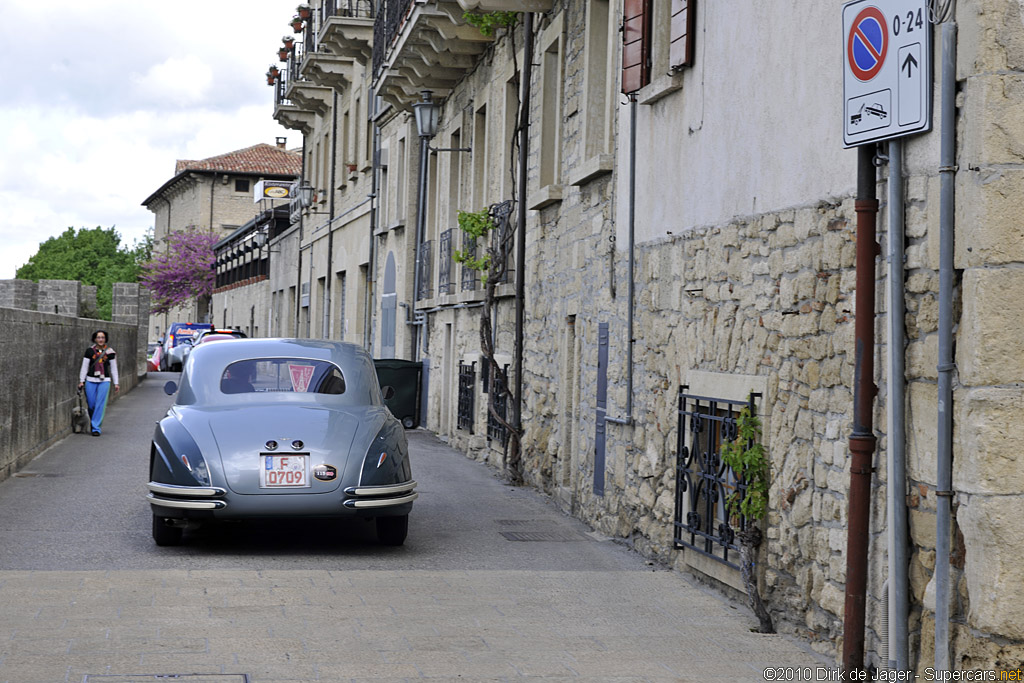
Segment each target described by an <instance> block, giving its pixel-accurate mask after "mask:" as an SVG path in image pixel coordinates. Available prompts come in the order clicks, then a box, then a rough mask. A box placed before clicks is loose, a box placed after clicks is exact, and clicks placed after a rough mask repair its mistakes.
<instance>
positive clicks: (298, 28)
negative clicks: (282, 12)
mask: <svg viewBox="0 0 1024 683" xmlns="http://www.w3.org/2000/svg"><path fill="white" fill-rule="evenodd" d="M292 30H293V31H295V32H296V33H301V32H302V17H300V16H299V15H298V14H296V15H295V16H294V17H292Z"/></svg>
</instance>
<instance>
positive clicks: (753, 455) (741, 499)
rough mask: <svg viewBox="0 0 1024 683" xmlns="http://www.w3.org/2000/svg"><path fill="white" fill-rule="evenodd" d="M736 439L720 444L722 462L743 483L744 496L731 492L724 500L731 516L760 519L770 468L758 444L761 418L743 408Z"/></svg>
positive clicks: (764, 502)
mask: <svg viewBox="0 0 1024 683" xmlns="http://www.w3.org/2000/svg"><path fill="white" fill-rule="evenodd" d="M736 427H737V430H736V431H737V434H736V439H735V440H733V441H728V442H726V443H724V444H722V462H724V463H725V464H726V465H728V466H729V467H731V468H732V469H733V471H734V472H735V473H736V476H737V477H739V478H740V479H742V480H743V481H744V483H746V485H747V490H746V495H743V496H740V494H739V493H734V494H732V495H731V496H729V497H728V498H727V499H726V501H725V502H726V506H727V507H728V508H729V513H730V514H732V515H736V516H738V515H742V516H743V517H746V518H747V519H748V520H752V521H755V522H760V521H761V520H762V519H764V518H765V516H766V515H767V514H768V485H769V483H770V482H769V473H770V470H771V467H770V465H769V463H768V457H767V456H766V455H765V451H764V446H763V445H761V443H760V442H759V439H760V438H761V420H759V419H758V417H757V416H756V415H752V414H751V413H750V408H744V409H743V410H742V411H741V412H740V414H739V416H738V417H737V419H736Z"/></svg>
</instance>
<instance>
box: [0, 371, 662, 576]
mask: <svg viewBox="0 0 1024 683" xmlns="http://www.w3.org/2000/svg"><path fill="white" fill-rule="evenodd" d="M177 376H178V375H177V373H151V374H150V375H149V377H148V378H147V379H146V380H145V381H144V382H143V383H142V384H141V385H140V386H139V387H138V388H137V389H135V390H134V391H132V392H130V393H129V394H127V395H125V396H124V397H122V398H121V399H120V400H118V401H117V402H116V403H114V404H113V405H112V406H111V407H110V409H109V410H108V414H107V417H106V419H105V420H104V426H103V427H104V433H103V436H101V437H98V438H96V437H92V436H90V435H82V434H74V435H71V436H69V437H68V438H66V439H64V440H63V441H61V442H59V443H58V444H56V445H55V446H53V447H52V448H50V449H49V450H47V451H46V452H44V453H43V454H41V455H40V456H39V457H37V458H36V459H35V460H34V461H32V462H31V463H29V464H28V465H27V466H26V467H25V468H23V469H22V471H21V472H19V473H17V474H16V475H15V476H14V477H12V478H10V479H8V480H7V481H5V482H2V483H0V519H2V520H4V523H3V524H2V525H0V548H2V549H3V551H2V553H0V570H12V569H17V570H82V569H89V570H101V569H239V568H244V569H288V568H302V569H339V568H348V569H437V570H445V569H467V570H473V569H526V570H573V569H588V570H627V569H635V570H643V569H649V568H648V567H647V566H646V565H645V563H644V562H643V560H642V559H641V558H639V557H638V556H636V555H635V554H634V553H631V552H629V551H628V550H626V549H625V548H623V547H621V546H619V545H617V544H615V543H611V542H608V541H607V540H606V539H602V538H601V537H598V536H597V535H589V536H588V535H587V534H588V533H589V532H590V530H589V528H588V527H586V526H585V525H584V524H582V523H581V522H579V521H577V520H575V519H572V518H570V517H567V516H565V515H564V514H562V513H561V512H560V511H559V510H558V509H557V508H555V506H554V505H553V504H551V502H550V501H549V500H548V499H547V498H546V497H544V496H543V495H541V494H539V493H538V492H536V491H534V490H532V489H529V488H521V487H511V486H508V485H507V484H505V483H504V482H503V481H502V480H501V479H500V478H499V477H498V476H497V474H496V473H495V472H494V471H493V470H492V469H491V468H489V467H487V466H486V465H483V464H481V463H477V462H474V461H471V460H468V459H466V458H465V457H464V456H462V455H461V454H459V453H456V452H455V451H453V450H452V449H450V448H448V447H447V446H446V445H445V444H443V443H442V442H440V441H439V440H437V439H436V438H435V437H434V436H433V435H432V434H430V433H428V432H425V431H422V430H416V431H411V432H409V433H408V436H409V441H410V458H411V461H412V467H413V477H414V478H415V479H416V480H417V481H418V482H419V486H418V488H417V490H418V491H419V493H420V497H419V499H418V500H417V501H416V502H415V504H414V505H413V512H412V514H411V516H410V525H409V527H410V528H409V537H408V539H407V541H406V543H405V545H404V546H403V547H400V548H390V547H383V546H380V545H377V543H376V535H375V531H374V526H373V524H372V523H367V522H363V521H361V520H345V521H334V520H305V521H280V522H277V521H265V520H260V521H249V522H235V523H221V524H218V525H212V526H210V527H206V528H203V529H200V530H198V531H196V532H193V533H189V534H186V539H187V540H186V544H185V545H183V546H181V547H172V548H159V547H157V546H156V545H155V544H154V543H153V541H152V538H151V536H150V526H151V521H150V520H151V514H150V509H149V504H148V503H147V502H146V499H145V496H146V493H147V489H146V482H147V481H148V479H149V477H148V474H149V473H148V462H149V445H150V439H151V437H152V433H153V426H154V423H155V421H156V420H158V419H160V418H161V417H162V416H163V415H164V413H165V412H166V411H167V408H168V407H169V406H170V405H171V403H172V400H173V399H172V398H171V397H169V396H167V395H166V394H165V393H164V392H163V384H164V383H165V382H166V381H167V380H169V379H176V378H177ZM524 532H525V533H526V534H531V533H534V532H539V533H541V535H542V536H543V537H545V538H555V539H557V540H554V541H514V540H509V538H508V536H509V535H511V536H515V535H516V534H521V533H524ZM503 534H504V535H503Z"/></svg>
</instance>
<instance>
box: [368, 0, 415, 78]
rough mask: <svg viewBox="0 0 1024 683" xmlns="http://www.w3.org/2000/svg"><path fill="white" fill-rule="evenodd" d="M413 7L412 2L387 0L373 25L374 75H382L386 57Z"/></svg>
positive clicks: (407, 0) (410, 0) (408, 0)
mask: <svg viewBox="0 0 1024 683" xmlns="http://www.w3.org/2000/svg"><path fill="white" fill-rule="evenodd" d="M410 7H412V0H385V2H384V8H383V10H382V11H381V12H378V14H377V17H376V21H375V22H374V24H373V75H374V77H376V76H377V75H378V74H379V73H380V69H381V66H383V64H384V57H385V55H386V54H387V52H388V50H390V49H391V44H392V43H393V42H394V41H395V38H396V37H397V36H398V34H399V33H400V32H401V30H402V24H403V23H405V18H406V17H407V16H408V14H409V8H410Z"/></svg>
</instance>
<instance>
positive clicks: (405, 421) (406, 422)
mask: <svg viewBox="0 0 1024 683" xmlns="http://www.w3.org/2000/svg"><path fill="white" fill-rule="evenodd" d="M402 426H403V427H405V428H406V429H412V428H413V427H415V426H416V422H415V421H414V420H413V419H412V418H411V417H403V418H402Z"/></svg>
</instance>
